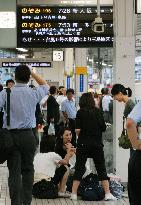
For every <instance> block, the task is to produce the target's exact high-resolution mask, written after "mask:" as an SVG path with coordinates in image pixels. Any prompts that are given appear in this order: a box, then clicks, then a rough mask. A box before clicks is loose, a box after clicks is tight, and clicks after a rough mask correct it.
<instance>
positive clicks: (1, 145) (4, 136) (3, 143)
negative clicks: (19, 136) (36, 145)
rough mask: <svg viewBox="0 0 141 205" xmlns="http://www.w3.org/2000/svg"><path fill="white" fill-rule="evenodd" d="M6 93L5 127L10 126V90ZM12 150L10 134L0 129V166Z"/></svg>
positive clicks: (12, 143)
mask: <svg viewBox="0 0 141 205" xmlns="http://www.w3.org/2000/svg"><path fill="white" fill-rule="evenodd" d="M6 92H7V106H6V108H7V110H6V114H7V127H9V126H10V92H11V90H10V88H7V89H6ZM13 149H14V142H13V139H12V136H11V133H10V131H9V130H8V129H6V128H3V129H0V164H3V163H4V162H5V161H6V160H7V159H8V158H9V156H10V154H11V152H12V151H13Z"/></svg>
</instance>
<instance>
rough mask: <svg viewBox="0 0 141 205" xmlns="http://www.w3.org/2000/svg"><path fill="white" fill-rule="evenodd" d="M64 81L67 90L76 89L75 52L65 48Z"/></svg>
mask: <svg viewBox="0 0 141 205" xmlns="http://www.w3.org/2000/svg"><path fill="white" fill-rule="evenodd" d="M64 81H65V87H66V88H67V89H69V88H74V50H73V48H65V68H64Z"/></svg>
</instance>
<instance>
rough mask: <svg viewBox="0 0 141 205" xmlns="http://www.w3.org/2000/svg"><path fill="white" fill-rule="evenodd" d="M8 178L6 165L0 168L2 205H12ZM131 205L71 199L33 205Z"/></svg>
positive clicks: (126, 202)
mask: <svg viewBox="0 0 141 205" xmlns="http://www.w3.org/2000/svg"><path fill="white" fill-rule="evenodd" d="M7 177H8V170H7V167H6V165H2V166H0V205H10V198H9V191H8V183H7ZM46 204H48V205H129V202H128V199H127V198H123V199H122V200H118V201H116V202H113V201H111V202H105V201H99V202H94V201H92V202H89V201H82V200H78V201H71V200H70V199H63V198H58V199H55V200H52V199H48V200H46V199H44V200H40V199H36V200H35V199H34V198H33V200H32V205H46Z"/></svg>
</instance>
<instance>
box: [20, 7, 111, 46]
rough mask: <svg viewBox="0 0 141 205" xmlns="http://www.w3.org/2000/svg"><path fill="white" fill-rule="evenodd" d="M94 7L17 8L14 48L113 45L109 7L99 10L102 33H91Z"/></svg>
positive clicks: (95, 13) (95, 14) (94, 12)
mask: <svg viewBox="0 0 141 205" xmlns="http://www.w3.org/2000/svg"><path fill="white" fill-rule="evenodd" d="M96 16H97V8H96V7H49V6H30V7H29V6H28V7H26V6H25V7H24V6H18V7H17V47H22V48H23V47H24V48H26V47H27V48H29V47H33V48H34V47H37V48H41V47H92V46H112V44H113V11H112V7H101V17H102V19H103V23H104V33H94V31H92V29H91V23H92V22H93V21H94V19H95V17H96Z"/></svg>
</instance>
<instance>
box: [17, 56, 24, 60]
mask: <svg viewBox="0 0 141 205" xmlns="http://www.w3.org/2000/svg"><path fill="white" fill-rule="evenodd" d="M17 58H22V59H25V56H24V55H17Z"/></svg>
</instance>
